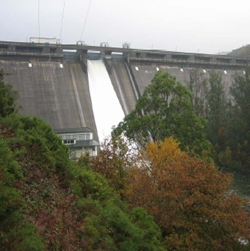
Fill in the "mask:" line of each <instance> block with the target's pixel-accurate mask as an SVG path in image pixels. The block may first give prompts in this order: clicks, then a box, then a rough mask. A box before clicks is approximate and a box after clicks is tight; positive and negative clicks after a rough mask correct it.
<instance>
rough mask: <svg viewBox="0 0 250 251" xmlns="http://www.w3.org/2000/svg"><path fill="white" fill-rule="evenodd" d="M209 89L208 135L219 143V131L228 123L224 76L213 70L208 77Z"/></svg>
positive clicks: (207, 98)
mask: <svg viewBox="0 0 250 251" xmlns="http://www.w3.org/2000/svg"><path fill="white" fill-rule="evenodd" d="M208 82H209V90H208V92H207V94H206V114H205V117H206V119H207V121H208V123H207V135H208V139H209V141H210V142H211V143H212V144H213V145H215V144H218V143H219V131H220V129H221V128H222V127H223V126H225V125H226V123H227V115H228V110H227V100H226V97H225V90H224V84H223V83H222V77H221V76H220V75H219V74H218V73H216V72H214V71H212V72H210V77H209V79H208Z"/></svg>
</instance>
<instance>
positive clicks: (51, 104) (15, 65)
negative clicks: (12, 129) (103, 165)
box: [0, 42, 248, 141]
mask: <svg viewBox="0 0 250 251" xmlns="http://www.w3.org/2000/svg"><path fill="white" fill-rule="evenodd" d="M88 60H102V62H103V64H104V65H105V68H106V71H107V75H108V76H109V79H110V81H111V83H112V86H113V90H114V93H115V94H116V97H117V99H118V100H119V103H120V106H121V108H122V110H123V113H124V115H127V114H129V113H130V112H131V111H132V110H133V109H134V107H135V105H136V101H137V99H138V98H139V97H140V96H141V95H142V93H143V91H144V89H145V88H146V87H147V86H148V85H149V84H150V83H151V80H152V79H153V77H154V75H155V74H156V72H157V71H159V70H161V71H167V72H169V73H170V74H171V75H172V76H175V77H176V79H177V80H178V81H179V82H181V83H182V84H184V85H187V86H188V85H189V82H190V73H191V72H192V71H193V70H198V71H199V74H200V75H201V77H202V78H208V77H209V72H210V71H216V72H218V73H219V74H220V75H221V77H222V81H223V83H224V86H225V90H226V93H227V95H228V96H229V88H230V86H231V84H232V81H233V76H234V74H235V73H238V74H244V70H245V67H246V66H247V65H248V60H247V59H239V58H233V57H227V56H220V55H203V54H190V53H179V52H166V51H145V50H138V49H127V48H112V47H107V48H103V47H95V46H79V45H60V44H57V45H42V44H29V43H16V42H0V69H3V70H4V71H5V72H6V73H9V74H10V75H8V76H5V82H7V83H10V84H12V85H13V87H14V89H16V90H18V92H19V99H18V104H20V105H21V106H22V107H23V109H22V110H21V111H20V113H21V114H23V115H28V116H38V117H41V118H42V119H44V120H45V121H46V122H47V123H49V124H50V125H51V126H52V128H53V129H54V130H57V129H65V128H82V127H89V128H90V129H91V130H93V133H94V139H95V140H96V141H98V140H99V137H98V130H97V127H99V124H100V123H102V121H98V122H97V121H96V120H95V116H94V113H95V111H94V109H95V108H94V106H93V100H92V97H91V93H90V89H91V87H92V86H91V83H90V81H89V77H90V76H89V75H88ZM96 69H97V68H96ZM91 74H92V78H93V72H92V73H91ZM95 74H96V75H100V74H103V73H100V72H98V70H96V73H95ZM103 81H105V80H103ZM98 85H99V86H100V89H101V87H102V85H104V82H102V81H101V80H100V81H98ZM98 85H97V88H98ZM113 90H112V93H113ZM103 95H105V98H106V100H109V94H108V93H105V91H103ZM110 95H111V91H110ZM112 96H113V94H112ZM99 97H100V100H101V96H99ZM110 97H111V96H110ZM104 100H105V99H104ZM101 102H105V101H101ZM114 106H117V104H115V103H114ZM114 106H113V107H112V106H111V107H110V108H109V111H107V112H108V113H109V115H110V114H111V116H116V115H115V112H114V110H115V109H114ZM119 119H120V118H119ZM97 123H98V125H97Z"/></svg>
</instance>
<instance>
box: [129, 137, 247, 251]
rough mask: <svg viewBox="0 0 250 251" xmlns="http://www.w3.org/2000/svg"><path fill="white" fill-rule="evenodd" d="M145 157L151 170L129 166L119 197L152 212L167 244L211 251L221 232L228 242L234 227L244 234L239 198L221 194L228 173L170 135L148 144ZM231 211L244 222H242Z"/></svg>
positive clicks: (227, 180) (245, 226)
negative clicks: (191, 153) (190, 153)
mask: <svg viewBox="0 0 250 251" xmlns="http://www.w3.org/2000/svg"><path fill="white" fill-rule="evenodd" d="M145 156H147V160H148V162H150V164H151V169H150V170H151V171H149V170H148V169H147V168H146V167H144V168H143V166H140V167H137V168H134V169H132V171H130V174H131V176H130V175H129V177H128V185H127V189H126V191H125V193H124V196H125V198H126V200H127V201H128V202H129V203H130V205H131V206H132V207H135V206H142V207H144V208H145V209H146V210H147V211H148V212H149V213H150V214H151V215H152V216H154V219H155V221H156V223H157V224H158V226H160V227H161V229H162V231H163V235H164V236H165V237H166V243H167V244H166V247H167V248H170V249H177V250H205V249H206V248H208V246H209V247H211V248H210V249H211V250H217V249H216V247H218V246H217V245H219V246H220V245H222V243H223V238H224V237H223V236H224V232H223V231H225V233H226V234H227V235H230V237H228V240H230V241H231V242H233V241H234V240H235V238H234V236H235V233H236V232H237V233H238V232H240V233H241V234H242V236H244V237H245V236H246V235H245V234H244V233H245V231H247V229H248V228H247V226H250V222H249V220H247V214H246V212H245V211H244V210H242V205H243V203H242V200H240V199H237V198H234V197H231V196H229V195H228V194H227V193H226V192H227V191H228V190H229V185H230V184H231V181H232V176H231V175H229V174H223V173H221V172H219V171H218V170H217V168H216V167H215V166H214V164H213V163H211V162H208V161H207V160H206V159H201V158H196V157H193V156H190V155H188V154H186V153H185V152H183V151H181V150H180V149H179V143H178V142H176V141H175V140H174V139H173V138H167V139H165V140H164V141H163V142H159V143H150V144H149V145H148V146H147V148H146V151H145ZM236 215H237V219H241V221H242V219H244V220H245V221H246V222H247V223H246V224H245V225H244V226H242V224H241V223H240V221H239V220H237V219H235V216H236ZM191 230H192V231H191ZM218 233H220V234H218ZM204 236H206V238H204ZM208 239H209V241H208ZM213 243H214V244H213ZM215 243H216V245H215ZM210 245H211V246H210ZM229 245H231V244H229ZM203 248H204V249H203ZM225 250H226V249H225Z"/></svg>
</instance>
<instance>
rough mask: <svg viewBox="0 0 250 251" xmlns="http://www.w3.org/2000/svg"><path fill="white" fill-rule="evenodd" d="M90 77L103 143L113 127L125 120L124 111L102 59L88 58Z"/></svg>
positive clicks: (93, 105)
mask: <svg viewBox="0 0 250 251" xmlns="http://www.w3.org/2000/svg"><path fill="white" fill-rule="evenodd" d="M88 79H89V88H90V96H91V100H92V107H93V112H94V117H95V122H96V127H97V132H98V137H99V141H100V143H103V141H104V139H105V137H108V136H110V134H111V131H112V127H113V126H117V125H118V124H119V122H121V121H122V120H123V118H124V112H123V110H122V107H121V105H120V102H119V100H118V98H117V95H116V93H115V90H114V88H113V85H112V83H111V80H110V78H109V75H108V72H107V69H106V67H105V65H104V63H103V61H102V60H88Z"/></svg>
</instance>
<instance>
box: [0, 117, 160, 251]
mask: <svg viewBox="0 0 250 251" xmlns="http://www.w3.org/2000/svg"><path fill="white" fill-rule="evenodd" d="M68 154H69V151H68V148H67V147H66V146H64V145H63V144H62V143H61V140H60V138H59V137H58V136H57V135H55V134H54V133H53V131H52V129H51V127H50V126H48V125H47V124H46V123H45V122H43V121H42V120H41V119H38V118H30V117H22V116H18V115H15V114H12V115H10V116H7V117H5V118H2V119H0V173H1V176H0V177H1V178H0V188H1V193H0V222H1V224H0V246H1V251H5V250H6V251H7V250H12V251H15V250H16V251H17V250H18V251H29V250H30V251H36V250H37V251H42V250H68V251H74V250H77V251H79V250H128V251H131V250H135V251H136V250H161V247H160V246H161V244H160V239H161V234H160V229H159V228H158V226H157V225H156V224H155V223H154V222H153V219H152V217H151V216H149V215H147V213H146V212H145V210H144V209H140V208H135V209H133V210H132V211H131V210H129V209H128V207H127V206H126V204H125V203H124V202H122V201H121V200H120V199H119V197H117V196H116V195H114V192H113V190H112V189H111V188H110V187H109V185H108V183H107V181H106V180H105V179H104V178H103V177H102V176H101V175H99V174H97V173H95V172H94V171H93V170H92V169H91V168H90V167H88V166H87V165H86V164H84V161H83V163H77V164H76V163H73V162H71V161H70V160H69V159H68Z"/></svg>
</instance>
